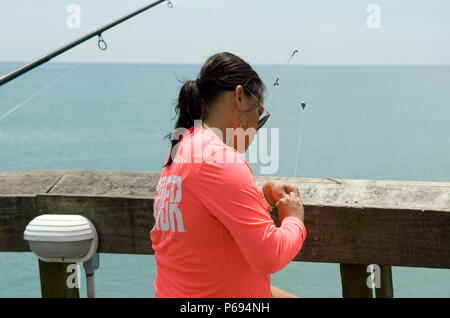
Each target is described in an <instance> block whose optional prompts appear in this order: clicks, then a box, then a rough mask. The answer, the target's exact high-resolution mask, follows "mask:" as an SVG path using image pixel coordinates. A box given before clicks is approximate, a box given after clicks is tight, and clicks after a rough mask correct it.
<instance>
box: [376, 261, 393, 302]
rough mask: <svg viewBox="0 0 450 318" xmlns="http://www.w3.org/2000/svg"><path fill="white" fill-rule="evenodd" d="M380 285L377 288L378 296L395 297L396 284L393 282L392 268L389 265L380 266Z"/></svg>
mask: <svg viewBox="0 0 450 318" xmlns="http://www.w3.org/2000/svg"><path fill="white" fill-rule="evenodd" d="M380 270H381V273H380V286H379V288H375V293H376V297H377V298H394V286H393V283H392V268H391V266H389V265H381V266H380Z"/></svg>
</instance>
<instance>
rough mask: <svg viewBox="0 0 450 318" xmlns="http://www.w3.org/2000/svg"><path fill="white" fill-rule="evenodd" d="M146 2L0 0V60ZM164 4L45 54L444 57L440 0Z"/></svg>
mask: <svg viewBox="0 0 450 318" xmlns="http://www.w3.org/2000/svg"><path fill="white" fill-rule="evenodd" d="M151 2H152V0H150V1H143V0H120V1H119V0H71V1H65V0H58V1H54V0H39V1H36V0H20V1H18V0H0V61H21V62H22V61H23V62H28V61H31V60H33V59H35V58H38V57H40V56H42V55H44V54H46V53H48V52H51V51H53V50H55V49H57V48H59V47H61V46H63V45H65V44H67V43H69V42H70V41H73V40H75V39H77V38H79V37H81V36H83V35H85V34H87V33H90V32H92V31H94V30H96V29H97V28H99V27H101V26H103V25H105V24H107V23H110V22H112V21H113V20H115V19H118V18H120V17H122V16H124V15H126V14H128V13H130V12H132V11H134V10H136V9H139V8H141V7H143V6H145V5H146V4H149V3H151ZM171 2H172V4H173V8H172V9H170V8H169V7H168V5H167V3H166V2H164V3H162V4H160V5H158V6H156V7H154V8H152V9H150V10H149V11H146V12H144V13H142V14H140V15H138V16H137V17H134V18H132V19H131V20H128V21H126V22H124V23H122V24H120V25H118V26H116V27H115V28H113V29H111V30H108V31H106V32H105V33H103V38H104V40H105V41H106V43H107V45H108V49H107V50H106V51H101V50H100V49H99V48H98V47H97V39H90V40H88V41H87V42H85V43H83V44H81V45H79V46H78V47H76V48H74V49H72V50H70V51H68V52H66V53H64V54H62V55H61V56H59V57H57V58H54V59H53V60H52V62H92V63H183V64H184V63H189V64H190V63H194V64H201V63H203V62H204V60H205V59H206V58H207V57H208V56H210V55H212V54H214V53H217V52H222V51H229V52H232V53H235V54H237V55H239V56H241V57H243V58H244V59H245V60H247V61H249V62H250V63H251V64H283V63H285V62H286V60H287V58H288V57H289V55H290V54H291V53H292V52H293V50H295V49H297V50H299V51H300V52H301V58H300V59H299V58H296V59H295V61H293V62H292V64H344V65H348V64H369V65H372V64H374V65H379V64H412V65H416V64H439V65H443V64H446V65H448V64H450V19H449V17H450V1H449V0H429V1H423V0H407V1H406V0H386V1H385V0H383V1H381V0H371V1H364V0H340V1H336V0H315V1H299V0H297V1H294V0H278V1H275V0H272V1H269V0H240V1H238V0H226V1H225V0H172V1H171ZM71 5H76V7H77V8H79V10H80V11H79V15H77V16H78V17H79V19H78V20H77V19H74V16H75V15H74V11H69V12H68V11H67V10H68V8H71ZM371 5H375V8H376V10H375V9H373V8H374V7H373V6H371ZM368 9H370V10H369V11H368ZM68 21H70V22H72V25H70V23H69V24H68ZM74 21H79V28H76V27H74V26H77V25H76V23H75V24H74Z"/></svg>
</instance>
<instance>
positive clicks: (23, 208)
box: [0, 195, 38, 252]
mask: <svg viewBox="0 0 450 318" xmlns="http://www.w3.org/2000/svg"><path fill="white" fill-rule="evenodd" d="M35 199H36V198H35V196H32V195H24V196H14V195H11V196H0V252H28V251H30V247H29V246H28V243H27V242H26V241H24V239H23V232H24V231H25V227H26V226H27V224H28V222H29V221H31V220H32V219H33V218H34V217H36V216H37V215H38V214H37V210H36V202H35Z"/></svg>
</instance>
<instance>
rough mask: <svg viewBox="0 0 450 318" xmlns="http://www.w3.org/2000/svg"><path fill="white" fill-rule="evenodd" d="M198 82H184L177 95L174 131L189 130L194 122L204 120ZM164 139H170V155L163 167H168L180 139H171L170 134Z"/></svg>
mask: <svg viewBox="0 0 450 318" xmlns="http://www.w3.org/2000/svg"><path fill="white" fill-rule="evenodd" d="M198 83H199V80H196V81H186V82H185V83H184V84H183V86H182V87H181V89H180V94H179V95H178V103H177V105H176V107H175V112H176V113H177V114H178V119H177V122H176V123H175V128H174V130H175V129H177V128H186V129H188V128H191V127H192V126H194V120H197V119H202V120H203V119H204V118H205V115H206V114H205V113H206V112H205V110H204V107H203V105H204V103H203V99H202V96H201V94H200V89H199V85H198ZM166 137H170V139H171V140H170V141H171V147H170V155H169V159H168V160H167V162H166V164H165V165H164V166H170V165H171V164H172V162H173V159H172V150H173V148H174V146H175V145H176V144H177V143H178V142H179V141H180V139H181V136H180V138H173V136H172V134H168V135H167V136H166Z"/></svg>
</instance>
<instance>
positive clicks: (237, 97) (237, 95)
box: [233, 85, 244, 111]
mask: <svg viewBox="0 0 450 318" xmlns="http://www.w3.org/2000/svg"><path fill="white" fill-rule="evenodd" d="M243 97H244V87H243V86H242V85H238V86H236V89H235V90H234V96H233V100H234V103H235V104H236V106H237V108H238V110H239V111H240V110H241V103H242V99H243Z"/></svg>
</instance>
